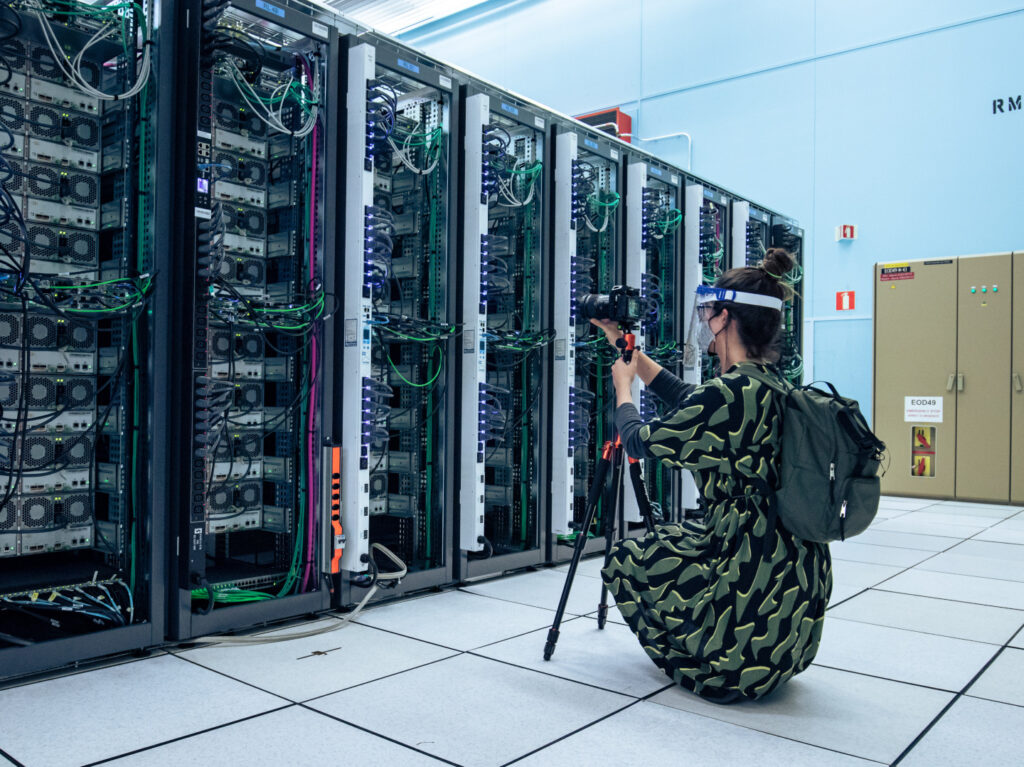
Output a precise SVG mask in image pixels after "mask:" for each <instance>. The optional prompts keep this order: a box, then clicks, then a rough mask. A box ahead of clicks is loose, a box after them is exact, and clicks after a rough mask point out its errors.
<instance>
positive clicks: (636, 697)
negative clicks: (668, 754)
mask: <svg viewBox="0 0 1024 767" xmlns="http://www.w3.org/2000/svg"><path fill="white" fill-rule="evenodd" d="M466 655H472V656H473V657H474V658H480V659H482V660H489V661H494V662H495V663H500V664H502V665H503V666H511V667H512V668H517V669H521V670H522V671H532V672H533V673H535V674H542V675H543V676H546V677H551V678H552V679H560V680H561V681H563V682H572V683H574V684H581V685H583V686H584V687H591V688H593V689H595V690H600V691H601V692H610V693H613V694H615V695H621V696H623V697H625V698H632V699H634V700H642V696H640V695H633V694H632V693H629V692H622V691H621V690H613V689H611V688H609V687H602V686H601V685H599V684H594V683H593V682H581V681H580V680H579V679H572V678H571V677H565V676H559V675H558V674H552V673H551V672H550V671H541V670H540V669H536V668H532V667H530V666H520V665H519V664H518V663H513V662H512V661H508V660H502V659H501V658H492V657H490V656H489V655H480V654H478V653H476V652H473V651H472V650H470V651H469V652H467V653H466Z"/></svg>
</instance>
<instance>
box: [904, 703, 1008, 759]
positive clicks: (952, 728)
mask: <svg viewBox="0 0 1024 767" xmlns="http://www.w3.org/2000/svg"><path fill="white" fill-rule="evenodd" d="M1021 732H1024V708H1019V707H1017V706H1007V705H1005V704H1003V703H992V702H991V701H987V700H978V699H976V698H967V697H964V698H960V700H958V701H957V702H956V703H954V704H953V706H952V707H951V708H950V709H949V711H947V712H946V713H945V714H944V715H943V716H942V718H941V719H940V720H939V721H938V722H936V723H935V726H934V727H932V728H931V729H930V730H929V731H928V733H927V734H926V735H925V736H924V737H923V738H922V739H921V742H920V743H918V744H917V745H916V746H914V749H913V750H912V751H911V752H910V753H909V754H907V756H906V758H904V760H903V761H902V762H900V767H977V766H978V765H984V766H985V767H1018V765H1020V762H1021V753H1020V739H1019V738H1018V737H1014V736H1013V734H1014V733H1021Z"/></svg>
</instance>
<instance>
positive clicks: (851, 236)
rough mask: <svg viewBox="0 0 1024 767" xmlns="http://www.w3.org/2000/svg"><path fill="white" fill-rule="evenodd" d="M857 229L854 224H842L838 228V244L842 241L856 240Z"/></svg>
mask: <svg viewBox="0 0 1024 767" xmlns="http://www.w3.org/2000/svg"><path fill="white" fill-rule="evenodd" d="M856 239H857V227H856V226H854V225H853V224H842V225H840V226H837V227H836V242H839V241H840V240H856Z"/></svg>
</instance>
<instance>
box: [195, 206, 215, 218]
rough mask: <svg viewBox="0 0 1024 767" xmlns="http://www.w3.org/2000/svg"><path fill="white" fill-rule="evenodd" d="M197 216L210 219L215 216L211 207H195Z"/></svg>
mask: <svg viewBox="0 0 1024 767" xmlns="http://www.w3.org/2000/svg"><path fill="white" fill-rule="evenodd" d="M193 210H194V211H195V216H196V218H205V219H209V218H212V217H213V211H211V210H210V209H209V208H193Z"/></svg>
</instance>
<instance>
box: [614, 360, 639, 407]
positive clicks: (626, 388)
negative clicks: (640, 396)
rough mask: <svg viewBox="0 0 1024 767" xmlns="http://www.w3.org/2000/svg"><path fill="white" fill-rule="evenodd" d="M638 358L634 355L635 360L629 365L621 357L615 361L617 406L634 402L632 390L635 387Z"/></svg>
mask: <svg viewBox="0 0 1024 767" xmlns="http://www.w3.org/2000/svg"><path fill="white" fill-rule="evenodd" d="M637 358H638V355H637V354H635V353H634V354H633V358H632V359H631V360H630V361H629V364H628V365H627V364H626V362H625V361H624V360H623V359H622V358H621V357H619V359H617V360H615V364H614V365H612V382H613V383H614V384H615V398H616V405H621V404H623V403H624V402H632V401H633V394H632V392H631V391H630V388H631V387H632V386H633V379H634V378H636V363H637Z"/></svg>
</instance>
